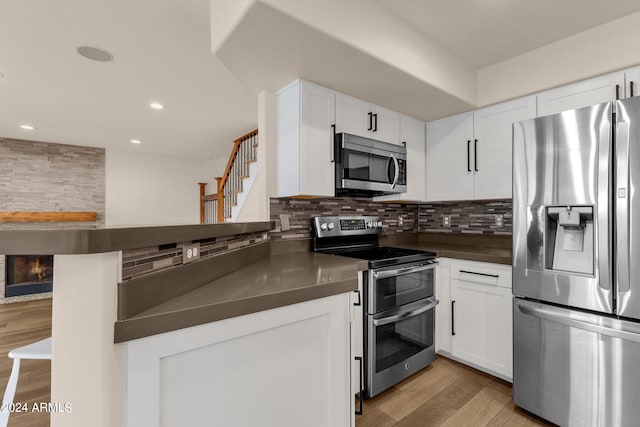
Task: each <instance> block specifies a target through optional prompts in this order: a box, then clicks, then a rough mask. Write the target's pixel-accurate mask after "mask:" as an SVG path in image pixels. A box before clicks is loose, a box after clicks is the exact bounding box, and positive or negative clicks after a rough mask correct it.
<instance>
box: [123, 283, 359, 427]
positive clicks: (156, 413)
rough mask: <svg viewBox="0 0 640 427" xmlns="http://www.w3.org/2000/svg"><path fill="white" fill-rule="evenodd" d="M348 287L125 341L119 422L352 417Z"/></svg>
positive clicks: (246, 422) (321, 422) (316, 422)
mask: <svg viewBox="0 0 640 427" xmlns="http://www.w3.org/2000/svg"><path fill="white" fill-rule="evenodd" d="M352 307H353V298H352V293H344V294H339V295H334V296H329V297H325V298H321V299H317V300H313V301H307V302H302V303H298V304H293V305H289V306H285V307H280V308H275V309H272V310H266V311H262V312H258V313H253V314H247V315H244V316H239V317H234V318H230V319H225V320H220V321H217V322H213V323H208V324H205V325H200V326H194V327H190V328H186V329H181V330H178V331H174V332H168V333H164V334H160V335H154V336H151V337H147V338H142V339H138V340H134V341H129V342H127V343H124V344H122V349H123V352H124V355H125V361H126V363H125V366H124V367H123V369H124V382H125V399H124V419H123V425H124V426H125V427H126V426H178V425H185V426H187V425H188V426H205V425H206V426H210V425H220V426H297V425H305V426H319V427H320V426H344V427H347V426H353V425H354V415H353V409H354V407H353V403H354V402H353V395H352V394H351V392H350V391H351V381H350V374H351V363H350V361H351V360H352V349H351V334H350V329H351V320H352V319H351V316H352V313H353V311H352Z"/></svg>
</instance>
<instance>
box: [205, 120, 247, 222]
mask: <svg viewBox="0 0 640 427" xmlns="http://www.w3.org/2000/svg"><path fill="white" fill-rule="evenodd" d="M257 135H258V129H254V130H252V131H251V132H247V133H246V134H244V135H242V136H241V137H240V138H237V139H235V140H234V141H233V149H232V150H231V154H230V155H229V160H228V161H227V166H226V167H225V169H224V173H223V174H222V176H219V177H216V191H215V193H212V194H206V190H205V188H206V185H207V184H206V183H203V182H199V183H198V185H199V186H200V223H201V224H204V222H205V202H209V201H212V200H217V202H218V203H217V204H216V212H215V216H216V218H217V222H224V212H225V210H224V205H225V199H224V189H225V186H226V185H227V181H228V180H229V177H230V175H231V171H232V170H234V168H233V166H234V164H235V162H236V159H237V158H238V154H239V152H240V150H241V147H242V144H243V142H245V141H247V140H249V139H251V138H253V137H255V136H257ZM255 147H257V142H256V143H254V144H252V146H251V147H250V148H251V149H255ZM242 149H243V150H245V148H242ZM243 153H246V151H243ZM250 161H255V160H247V162H250ZM239 178H246V176H239ZM236 184H237V182H236ZM236 184H234V185H236ZM227 203H233V201H232V202H228V201H227Z"/></svg>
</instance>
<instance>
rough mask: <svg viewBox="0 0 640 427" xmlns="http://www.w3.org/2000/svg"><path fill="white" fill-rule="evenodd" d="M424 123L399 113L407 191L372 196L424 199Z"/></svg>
mask: <svg viewBox="0 0 640 427" xmlns="http://www.w3.org/2000/svg"><path fill="white" fill-rule="evenodd" d="M425 132H426V126H425V123H424V122H423V121H421V120H418V119H414V118H413V117H409V116H405V115H400V141H401V142H402V143H405V144H406V147H407V192H406V193H402V194H392V195H388V196H381V197H376V198H374V200H375V201H385V200H410V201H424V200H426V197H427V195H426V192H427V188H426V176H427V173H426V156H425V142H426V141H425Z"/></svg>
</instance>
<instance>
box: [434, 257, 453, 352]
mask: <svg viewBox="0 0 640 427" xmlns="http://www.w3.org/2000/svg"><path fill="white" fill-rule="evenodd" d="M449 264H450V261H449V259H447V258H438V266H437V267H436V289H435V294H436V299H437V300H438V301H439V302H438V305H437V306H436V352H438V353H442V352H445V353H451V286H450V282H451V275H450V270H449Z"/></svg>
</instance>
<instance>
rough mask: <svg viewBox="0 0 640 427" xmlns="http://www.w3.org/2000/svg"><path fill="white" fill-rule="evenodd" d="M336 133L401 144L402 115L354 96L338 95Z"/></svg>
mask: <svg viewBox="0 0 640 427" xmlns="http://www.w3.org/2000/svg"><path fill="white" fill-rule="evenodd" d="M335 123H336V132H338V133H341V132H346V133H350V134H353V135H359V136H364V137H366V138H372V139H376V140H378V141H384V142H389V143H392V144H399V143H400V113H397V112H395V111H392V110H389V109H387V108H383V107H380V106H377V105H375V104H370V103H369V102H366V101H363V100H361V99H358V98H354V97H352V96H348V95H344V94H341V93H337V94H336V122H335Z"/></svg>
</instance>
